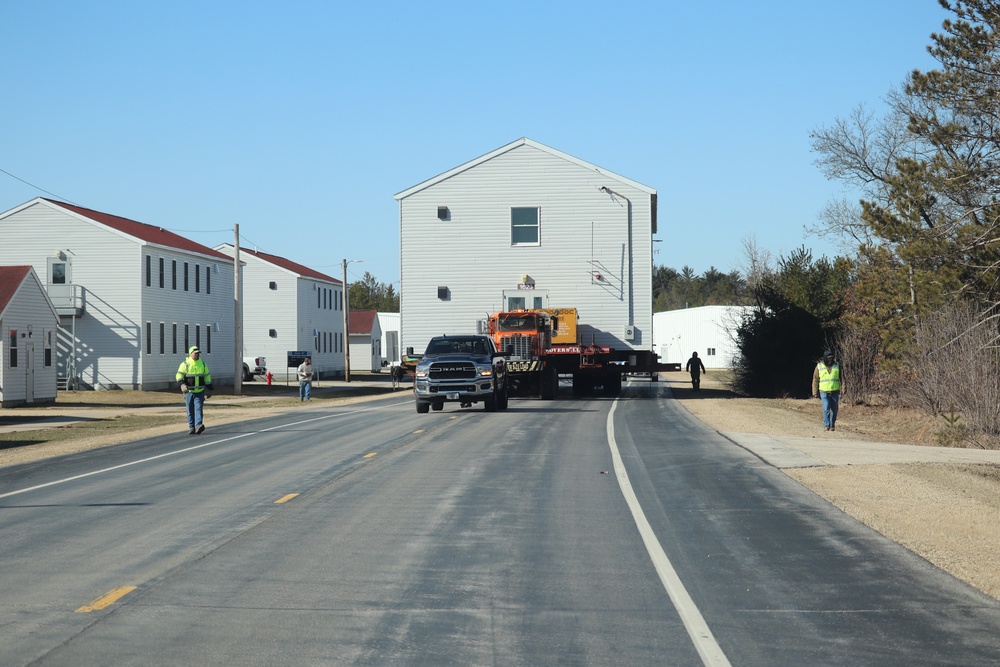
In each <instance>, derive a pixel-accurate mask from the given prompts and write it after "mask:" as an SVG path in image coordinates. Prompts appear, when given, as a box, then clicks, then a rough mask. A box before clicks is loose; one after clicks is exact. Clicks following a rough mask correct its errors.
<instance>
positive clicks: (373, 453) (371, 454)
mask: <svg viewBox="0 0 1000 667" xmlns="http://www.w3.org/2000/svg"><path fill="white" fill-rule="evenodd" d="M373 456H378V452H370V453H368V454H365V455H364V456H362V457H361V458H363V459H370V458H371V457H373Z"/></svg>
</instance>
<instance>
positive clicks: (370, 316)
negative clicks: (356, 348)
mask: <svg viewBox="0 0 1000 667" xmlns="http://www.w3.org/2000/svg"><path fill="white" fill-rule="evenodd" d="M376 319H378V313H377V312H376V311H374V310H352V311H351V312H350V313H348V315H347V331H348V332H349V333H352V334H366V333H371V332H372V329H373V328H374V326H373V325H374V324H375V320H376Z"/></svg>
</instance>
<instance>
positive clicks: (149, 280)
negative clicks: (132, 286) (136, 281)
mask: <svg viewBox="0 0 1000 667" xmlns="http://www.w3.org/2000/svg"><path fill="white" fill-rule="evenodd" d="M152 284H153V258H152V257H150V256H149V255H146V287H150V286H152Z"/></svg>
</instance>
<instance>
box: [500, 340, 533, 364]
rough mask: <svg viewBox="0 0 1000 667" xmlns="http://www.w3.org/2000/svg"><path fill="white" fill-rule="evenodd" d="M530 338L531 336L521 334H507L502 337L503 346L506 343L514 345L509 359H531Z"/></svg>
mask: <svg viewBox="0 0 1000 667" xmlns="http://www.w3.org/2000/svg"><path fill="white" fill-rule="evenodd" d="M532 338H533V336H522V335H514V336H507V337H506V338H504V340H503V344H504V345H505V346H507V345H513V346H514V354H512V355H511V359H522V360H524V359H531V357H532V354H531V339H532Z"/></svg>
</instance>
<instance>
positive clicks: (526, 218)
mask: <svg viewBox="0 0 1000 667" xmlns="http://www.w3.org/2000/svg"><path fill="white" fill-rule="evenodd" d="M538 219H539V215H538V207H537V206H535V207H531V208H527V207H524V208H512V209H510V244H511V245H538V239H539V234H538V229H539V223H538Z"/></svg>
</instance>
